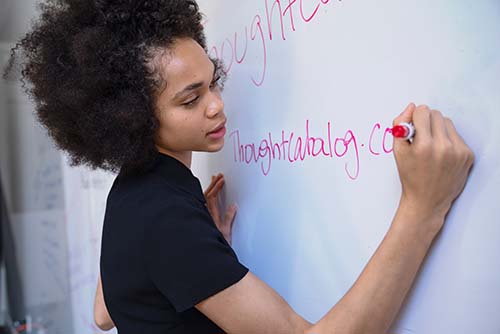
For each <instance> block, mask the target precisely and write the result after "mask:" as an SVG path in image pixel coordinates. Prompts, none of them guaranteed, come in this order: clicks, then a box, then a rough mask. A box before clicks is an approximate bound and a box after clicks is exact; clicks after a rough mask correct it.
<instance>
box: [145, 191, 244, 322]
mask: <svg viewBox="0 0 500 334" xmlns="http://www.w3.org/2000/svg"><path fill="white" fill-rule="evenodd" d="M151 218H152V219H150V221H149V222H148V224H149V225H148V226H147V228H146V235H145V243H146V245H145V248H146V254H145V255H146V258H147V259H146V262H147V264H148V270H149V273H150V276H151V278H152V280H153V282H154V284H155V285H156V286H157V288H158V289H159V290H160V292H161V293H162V294H163V295H164V296H166V297H167V298H168V299H169V301H170V302H171V303H172V305H173V306H174V308H175V310H176V311H177V312H183V311H185V310H187V309H189V308H191V307H193V306H194V305H196V304H197V303H199V302H201V301H203V300H204V299H206V298H208V297H210V296H212V295H214V294H216V293H217V292H219V291H222V290H224V289H225V288H227V287H229V286H231V285H233V284H234V283H236V282H238V281H239V280H241V279H242V278H243V276H245V274H246V273H247V272H248V269H247V268H246V267H245V266H244V265H242V264H241V263H240V262H239V261H238V258H237V256H236V254H235V253H234V251H233V249H232V248H231V246H230V245H229V244H228V243H227V242H226V240H225V239H224V237H223V236H222V234H221V233H220V232H219V230H218V229H217V227H216V226H215V223H214V222H213V220H212V217H211V216H210V214H209V212H208V210H207V209H206V208H205V207H203V205H202V204H201V203H198V202H194V201H189V200H178V201H175V202H173V203H172V202H170V203H169V204H168V205H164V206H162V207H161V208H159V209H158V210H157V212H156V213H155V214H154V215H153V216H152V217H151Z"/></svg>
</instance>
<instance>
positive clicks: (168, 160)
mask: <svg viewBox="0 0 500 334" xmlns="http://www.w3.org/2000/svg"><path fill="white" fill-rule="evenodd" d="M158 167H159V168H160V169H161V172H162V174H165V176H166V177H167V180H168V182H169V183H170V184H171V185H173V186H175V187H177V188H181V189H182V190H184V191H186V192H188V193H190V194H191V195H193V196H194V197H195V198H196V199H198V200H199V201H200V202H202V203H205V202H206V201H205V196H204V195H203V191H202V189H201V184H200V181H199V180H198V179H197V178H196V177H195V176H194V175H193V173H192V172H191V170H190V169H189V168H188V167H186V165H184V164H183V163H182V162H180V161H179V160H177V159H175V158H174V157H172V156H170V155H167V154H164V153H160V152H158Z"/></svg>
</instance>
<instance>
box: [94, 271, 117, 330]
mask: <svg viewBox="0 0 500 334" xmlns="http://www.w3.org/2000/svg"><path fill="white" fill-rule="evenodd" d="M94 321H95V324H96V325H97V327H99V328H100V329H102V330H103V331H108V330H110V329H112V328H113V327H115V324H114V323H113V320H111V316H110V315H109V312H108V309H107V307H106V304H105V303H104V295H103V293H102V282H101V275H99V281H98V282H97V290H96V293H95V301H94Z"/></svg>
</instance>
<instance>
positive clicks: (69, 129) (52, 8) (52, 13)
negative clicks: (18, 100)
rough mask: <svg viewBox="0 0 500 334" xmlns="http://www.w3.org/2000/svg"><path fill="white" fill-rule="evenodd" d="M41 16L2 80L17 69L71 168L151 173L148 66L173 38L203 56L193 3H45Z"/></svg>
mask: <svg viewBox="0 0 500 334" xmlns="http://www.w3.org/2000/svg"><path fill="white" fill-rule="evenodd" d="M39 9H40V11H41V15H40V18H39V19H38V21H36V22H35V23H34V24H33V27H32V30H31V31H30V32H29V33H28V34H26V36H25V37H24V38H23V39H22V40H20V42H19V43H18V44H17V45H16V46H15V47H14V48H13V49H12V56H11V59H10V61H9V65H8V67H7V70H6V72H5V75H8V73H12V72H13V68H14V67H15V65H14V64H18V65H19V66H20V74H21V81H22V82H23V86H24V87H25V90H26V92H27V93H28V94H29V95H30V96H31V97H32V99H33V100H34V102H35V105H36V116H37V117H38V119H39V121H40V122H41V123H42V124H43V125H44V126H45V127H46V128H47V129H48V133H49V135H50V136H51V137H52V138H53V139H54V141H55V142H56V145H57V146H58V148H60V149H62V150H65V151H67V152H68V153H69V156H70V158H71V164H72V165H87V166H90V167H92V168H102V169H105V170H111V171H114V172H116V171H118V170H120V169H125V170H130V171H140V170H144V169H145V168H146V167H147V166H150V165H151V163H152V162H153V161H154V159H155V157H156V154H157V149H156V147H155V145H154V135H155V133H156V131H157V129H158V120H157V118H156V116H155V112H154V111H155V106H154V105H155V101H154V100H155V99H154V96H155V91H157V89H158V88H159V87H158V86H159V85H160V84H161V83H160V82H159V81H160V80H159V78H158V72H157V71H155V66H151V62H152V60H153V58H154V54H155V53H156V52H157V50H160V49H163V50H165V49H168V48H169V47H170V46H172V44H173V43H174V42H175V39H177V38H192V39H194V40H195V41H196V42H198V43H199V44H200V45H201V46H202V47H203V48H204V49H205V51H206V42H205V35H204V31H203V27H202V24H201V19H202V15H201V13H200V12H199V8H198V5H197V4H196V2H195V1H194V0H47V1H45V2H43V3H41V4H40V5H39ZM155 72H156V74H155ZM26 83H28V85H26Z"/></svg>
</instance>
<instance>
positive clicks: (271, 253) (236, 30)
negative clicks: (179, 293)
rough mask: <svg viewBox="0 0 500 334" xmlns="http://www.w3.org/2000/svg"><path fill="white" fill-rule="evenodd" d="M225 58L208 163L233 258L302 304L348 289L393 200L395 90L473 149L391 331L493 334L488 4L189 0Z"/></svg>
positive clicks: (496, 49)
mask: <svg viewBox="0 0 500 334" xmlns="http://www.w3.org/2000/svg"><path fill="white" fill-rule="evenodd" d="M200 6H201V8H202V10H203V12H204V13H205V14H206V22H205V25H206V27H207V33H208V37H209V45H210V53H211V55H214V56H219V57H221V58H223V59H224V61H225V64H226V68H227V70H228V72H229V77H230V78H229V80H228V81H227V83H226V89H225V91H224V97H225V102H226V114H227V116H228V119H229V122H228V135H227V136H226V145H225V148H224V149H223V150H222V151H221V152H220V153H217V154H215V155H209V156H207V155H205V154H200V155H198V156H196V159H195V163H194V169H195V173H197V174H198V175H199V176H200V178H201V180H202V183H203V184H204V185H205V186H206V185H207V184H208V180H209V175H210V173H215V172H218V171H223V172H224V173H225V175H226V180H227V185H226V192H225V201H226V202H227V203H228V204H229V203H232V202H236V203H237V204H238V206H239V211H238V215H237V220H236V223H235V227H234V246H235V249H236V252H237V254H238V256H239V258H240V260H241V261H242V262H243V263H244V264H246V265H247V266H248V267H249V268H250V269H251V270H252V271H253V272H254V273H255V274H257V275H258V276H259V277H260V278H262V279H263V280H264V281H265V282H267V283H268V284H269V285H271V286H272V287H273V288H275V289H276V290H277V291H278V292H279V293H280V294H281V295H282V296H283V297H284V298H285V299H286V300H287V301H288V302H289V303H290V304H291V306H292V307H293V308H294V309H295V310H296V311H297V312H298V313H300V314H301V315H302V316H304V317H305V318H307V319H308V320H309V321H317V320H319V319H320V318H321V317H322V316H323V315H324V314H325V313H326V312H327V311H328V310H329V309H330V308H331V307H332V306H333V305H334V304H335V303H336V302H337V301H338V300H339V299H340V298H341V297H342V296H343V295H344V294H345V293H346V291H347V290H348V289H349V287H350V286H351V285H352V284H353V283H354V281H355V279H356V278H357V277H358V275H359V274H360V272H361V270H362V269H363V267H364V266H365V264H366V263H367V261H368V260H369V258H370V256H371V255H372V254H373V253H374V251H375V250H376V247H377V246H378V244H379V243H380V242H381V240H382V238H383V236H384V234H385V232H386V231H387V229H388V227H389V225H390V222H391V219H392V217H393V214H394V212H395V210H396V208H397V204H398V200H399V195H400V184H399V180H398V177H397V170H396V166H395V163H394V160H393V157H392V153H391V147H392V139H391V138H390V135H387V133H386V131H385V130H386V128H387V127H389V126H391V122H392V119H393V118H394V117H395V116H397V115H398V114H399V113H400V112H401V111H402V110H403V109H404V107H405V106H406V105H407V104H408V102H410V101H413V102H415V103H417V104H421V103H425V104H428V105H429V106H431V107H432V108H436V109H439V110H441V111H442V112H443V113H444V114H446V115H447V116H450V117H451V118H452V119H453V120H454V122H455V125H456V127H457V129H458V130H459V132H460V133H461V134H462V135H463V137H464V139H465V140H466V142H467V143H468V144H469V145H470V146H471V147H472V148H473V150H474V152H475V154H476V164H475V167H474V169H473V172H472V175H471V177H470V181H469V183H468V184H467V187H466V189H465V190H464V193H463V194H462V196H461V197H460V198H459V199H458V200H457V201H456V203H455V205H454V207H453V209H452V211H451V212H450V214H449V216H448V219H447V223H446V225H445V227H444V228H443V230H442V232H441V234H440V235H439V237H438V238H437V239H436V241H435V243H434V245H433V247H432V249H431V251H430V253H429V255H428V257H427V258H426V261H425V263H424V266H423V267H422V268H421V271H420V274H419V277H418V279H417V281H416V282H415V285H414V288H413V289H412V290H411V292H410V294H409V296H408V299H407V301H406V303H405V305H404V307H403V309H402V312H401V313H400V315H399V317H398V321H397V322H396V324H395V325H394V327H393V330H392V332H394V333H417V334H418V333H422V334H423V333H425V334H434V333H454V334H458V333H477V334H493V333H500V317H499V314H500V256H499V254H500V205H499V204H500V201H499V200H498V198H499V197H500V190H499V187H500V167H499V163H500V154H499V153H500V151H499V144H500V135H499V133H500V113H499V111H500V108H499V106H500V2H499V1H497V0H490V1H487V0H481V1H474V2H472V1H465V0H442V1H431V0H421V1H396V0H382V1H345V0H344V1H327V0H323V1H320V0H303V1H301V0H296V1H281V2H279V1H270V0H269V1H265V0H256V1H234V0H226V1H215V2H214V1H212V0H210V1H208V0H206V1H200Z"/></svg>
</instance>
